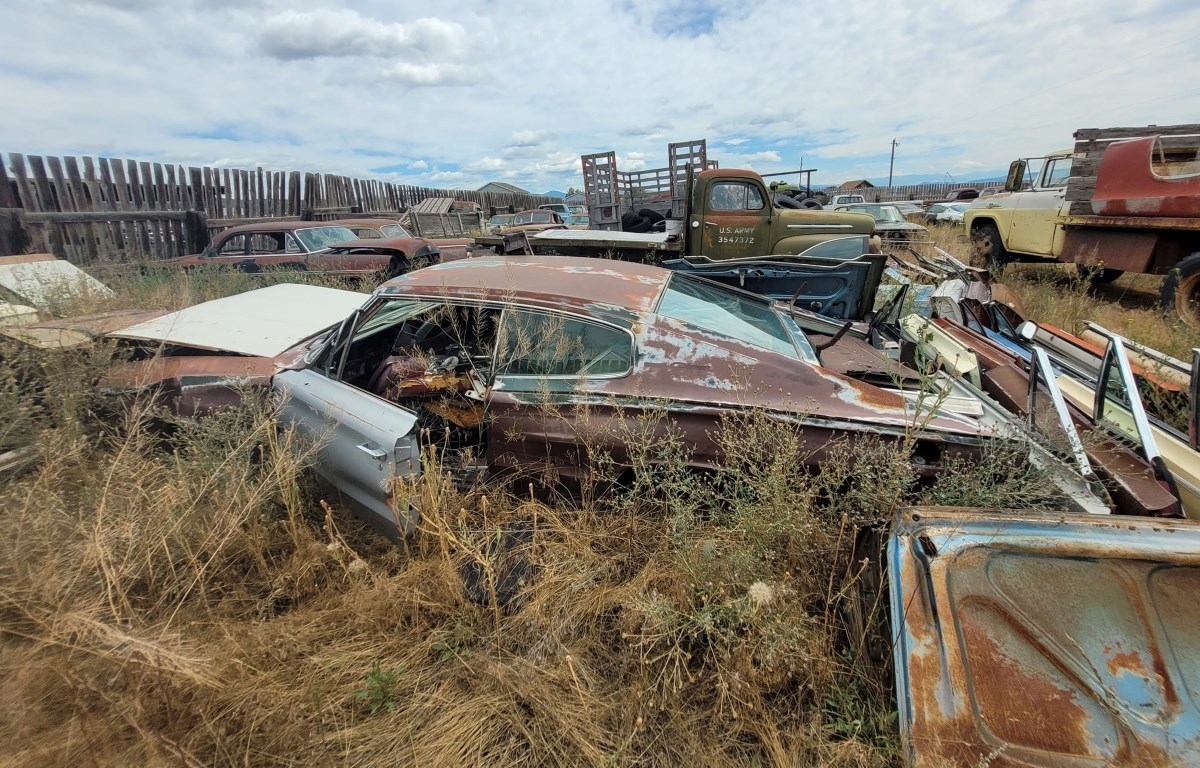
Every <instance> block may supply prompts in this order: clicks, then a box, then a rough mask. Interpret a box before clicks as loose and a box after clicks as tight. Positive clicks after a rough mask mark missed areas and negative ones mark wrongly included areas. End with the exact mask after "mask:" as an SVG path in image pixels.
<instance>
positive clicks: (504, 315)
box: [491, 304, 638, 381]
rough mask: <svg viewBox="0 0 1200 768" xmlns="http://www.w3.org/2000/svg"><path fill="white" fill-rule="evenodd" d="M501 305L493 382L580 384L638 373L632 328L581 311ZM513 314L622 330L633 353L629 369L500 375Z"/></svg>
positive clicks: (493, 359) (635, 345)
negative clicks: (504, 336) (503, 345)
mask: <svg viewBox="0 0 1200 768" xmlns="http://www.w3.org/2000/svg"><path fill="white" fill-rule="evenodd" d="M501 306H502V309H501V312H500V321H499V325H498V326H497V330H496V347H495V349H494V350H493V351H492V362H491V368H492V370H491V378H492V379H493V380H499V379H501V378H503V379H519V380H521V381H529V380H555V381H571V380H576V381H578V380H580V379H623V378H625V377H627V376H629V375H631V374H632V373H633V372H634V370H636V369H637V364H638V346H637V336H636V335H635V334H634V333H633V331H632V329H630V328H624V327H622V326H620V325H618V324H616V323H611V322H606V321H604V320H598V319H596V318H594V317H589V316H587V315H582V314H579V313H577V312H569V311H564V310H559V309H547V308H545V307H537V306H533V305H529V304H503V305H501ZM511 312H527V313H531V314H539V315H553V316H558V317H562V318H563V319H568V320H576V321H578V322H581V323H588V324H590V325H595V326H600V327H602V328H607V329H609V330H615V331H618V332H620V333H622V334H624V335H625V336H626V337H628V339H629V350H630V355H629V366H628V367H627V368H626V369H625V370H624V371H622V372H620V373H584V372H582V371H580V372H579V373H555V374H549V373H504V374H501V373H500V348H501V344H500V340H501V335H502V334H503V329H504V326H505V322H506V321H507V319H508V316H509V314H510V313H511Z"/></svg>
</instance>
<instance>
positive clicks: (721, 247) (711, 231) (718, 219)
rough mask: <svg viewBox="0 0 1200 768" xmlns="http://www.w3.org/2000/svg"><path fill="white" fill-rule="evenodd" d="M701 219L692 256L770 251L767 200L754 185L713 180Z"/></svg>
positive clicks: (718, 256)
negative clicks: (697, 250)
mask: <svg viewBox="0 0 1200 768" xmlns="http://www.w3.org/2000/svg"><path fill="white" fill-rule="evenodd" d="M702 219H703V221H702V224H701V229H702V231H703V232H702V235H701V239H700V252H699V253H698V254H693V255H697V256H707V257H709V258H710V259H740V258H747V257H750V256H758V255H760V254H762V253H769V252H770V251H769V249H770V246H771V244H770V243H769V242H768V240H769V239H770V219H771V209H770V203H769V202H768V201H767V199H766V198H765V197H764V196H763V194H762V192H761V189H760V187H759V186H758V185H757V184H753V183H751V182H749V181H742V180H738V179H718V180H716V181H714V182H713V183H712V185H711V186H710V187H709V190H708V200H707V205H706V210H705V211H704V213H703V216H702Z"/></svg>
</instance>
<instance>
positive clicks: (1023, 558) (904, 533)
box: [6, 173, 1200, 765]
mask: <svg viewBox="0 0 1200 768" xmlns="http://www.w3.org/2000/svg"><path fill="white" fill-rule="evenodd" d="M726 175H728V173H726ZM703 178H704V179H705V180H706V181H711V183H713V184H718V183H725V182H722V181H720V180H719V179H717V178H716V177H715V176H714V177H713V179H711V180H710V179H707V177H703ZM730 183H733V182H730ZM736 183H737V184H742V185H743V188H742V194H743V197H744V196H745V195H746V194H747V192H746V189H749V188H750V187H748V186H746V184H747V182H745V181H744V180H741V179H739V180H737V182H736ZM863 218H866V217H863ZM333 226H334V227H340V226H341V225H333ZM363 226H368V225H363ZM318 229H319V228H318ZM548 231H550V232H553V233H556V236H560V237H561V236H563V233H570V232H571V231H572V230H563V229H554V230H548ZM851 231H853V230H851ZM278 233H279V235H280V237H281V242H282V245H281V246H280V250H282V251H285V252H286V251H288V250H289V245H288V243H290V242H292V241H293V239H294V240H295V242H296V243H297V244H298V247H299V245H303V243H305V242H306V240H305V236H304V235H303V234H302V232H299V231H293V230H291V229H280V230H278ZM237 234H238V233H233V235H237ZM245 234H246V235H247V236H246V237H245V238H244V240H243V245H241V246H238V247H240V248H243V249H249V248H250V247H251V243H252V242H253V241H254V238H255V237H259V239H263V237H264V236H265V235H266V234H267V233H266V232H265V231H263V232H257V231H256V234H251V233H249V232H247V233H245ZM350 234H354V233H353V232H351V233H350ZM378 234H380V235H381V236H382V238H377V239H382V240H384V241H385V245H386V246H387V247H392V248H396V247H397V245H396V243H394V242H392V241H395V240H396V235H397V234H398V233H393V232H389V231H387V230H385V229H380V231H379V233H378ZM618 234H619V233H618ZM273 236H274V235H273V234H272V237H273ZM313 237H314V235H311V234H310V235H309V236H308V239H310V240H311V239H312V238H313ZM321 237H322V238H323V239H321V240H320V242H319V243H317V242H316V241H314V243H316V244H318V245H323V246H327V252H329V253H332V254H333V255H332V256H331V258H335V259H349V258H351V257H352V256H353V255H354V254H355V251H356V249H358V248H359V247H360V245H361V247H362V248H367V247H369V244H368V243H367V241H366V240H359V241H355V242H345V241H343V238H346V233H344V232H341V231H335V232H332V233H325V234H323V235H321ZM335 240H336V241H342V242H341V243H340V245H339V243H336V242H334V241H335ZM230 241H231V240H230V237H226V238H225V239H224V240H222V241H221V242H222V243H228V242H230ZM231 247H232V246H231ZM222 250H223V247H218V248H216V250H215V254H216V255H213V256H209V258H214V259H216V258H222V256H221V255H220V254H221V252H222ZM874 250H876V248H875V247H874V246H873V245H872V239H871V238H870V237H869V236H868V235H866V234H859V235H852V236H849V237H838V236H828V237H826V238H825V240H824V241H823V242H820V243H819V244H817V245H816V246H815V247H814V248H811V249H809V250H806V251H804V252H802V253H798V254H795V253H793V254H781V255H779V256H770V255H768V256H763V255H755V256H753V258H752V259H749V260H746V261H739V260H738V259H737V258H732V259H729V258H727V259H723V260H721V261H719V262H713V261H710V260H706V259H704V258H703V257H698V256H679V257H678V258H677V259H675V260H674V261H672V262H671V263H669V264H667V265H665V266H655V265H651V264H646V263H639V262H637V261H622V260H615V259H595V258H584V257H577V256H553V255H542V254H498V253H490V254H485V255H482V256H476V257H473V258H464V259H459V260H455V261H449V262H445V263H437V264H433V265H432V266H428V267H425V268H422V269H415V270H412V271H408V272H407V273H405V274H399V275H398V276H394V277H392V278H391V279H388V280H387V281H386V282H384V283H383V284H382V285H380V286H379V287H377V288H375V289H374V290H373V291H372V292H371V293H370V294H365V293H356V292H351V291H340V290H334V289H328V288H318V287H313V286H304V285H289V284H284V285H276V286H272V287H269V288H263V289H259V290H256V291H251V292H248V293H245V294H241V295H238V296H233V297H229V298H225V299H219V300H216V301H212V302H207V303H204V304H200V305H197V306H194V307H190V308H188V309H184V310H181V311H178V312H174V313H165V314H163V313H156V314H153V315H150V316H145V315H139V316H137V317H132V318H130V321H129V322H127V323H120V322H110V323H107V324H104V325H103V326H94V327H92V330H91V331H90V332H86V333H85V336H84V337H82V338H90V337H93V336H97V335H99V336H103V337H106V338H108V339H111V340H113V341H114V342H117V343H119V344H121V345H124V346H125V347H127V348H128V349H129V350H130V358H129V362H128V363H127V364H125V365H123V366H122V367H119V368H118V369H116V370H114V371H112V372H110V373H109V374H108V376H107V377H106V378H105V380H104V381H103V382H102V386H104V387H106V388H109V389H111V390H113V391H116V392H127V393H130V392H132V393H140V394H151V395H152V396H154V397H157V398H159V399H160V401H161V403H162V404H163V405H165V406H168V407H170V408H173V409H175V410H177V411H179V412H182V413H184V414H189V415H200V414H203V413H205V412H206V411H208V410H210V409H212V408H216V407H221V406H224V405H228V404H231V403H234V402H236V401H237V399H238V398H239V397H240V396H241V394H242V393H243V392H245V391H246V388H247V387H254V386H258V387H264V388H265V387H270V388H271V389H272V390H274V391H275V392H276V393H277V394H278V396H279V397H280V400H281V403H282V405H281V409H282V414H283V418H284V420H285V421H286V422H289V423H291V424H293V425H295V427H296V428H297V429H298V430H299V431H300V432H301V433H303V434H306V435H307V436H309V437H310V438H311V440H312V441H313V442H314V443H315V444H316V445H317V446H318V447H317V449H316V450H317V459H316V463H315V471H316V473H317V474H318V476H319V477H320V478H321V479H322V480H323V481H324V482H325V483H327V484H328V485H329V486H331V487H333V488H334V489H336V490H337V492H338V493H339V494H340V496H341V498H342V499H344V500H345V502H346V503H347V504H348V505H349V506H350V507H351V508H353V509H354V510H356V511H357V512H358V513H359V514H360V515H361V516H363V517H364V519H366V520H368V521H369V522H370V523H371V524H372V525H374V526H375V527H377V528H378V529H380V530H381V531H383V532H384V533H386V534H387V535H390V536H393V537H402V536H404V535H405V534H407V533H408V532H410V531H411V530H412V528H413V525H414V522H415V518H416V516H417V515H419V510H418V509H415V508H413V507H412V506H411V505H410V504H409V503H408V500H407V499H405V498H402V497H400V496H399V495H398V494H397V491H396V490H395V489H396V488H397V483H396V482H394V480H395V479H396V478H412V477H414V476H416V475H418V474H419V473H421V472H422V462H423V461H424V460H425V457H426V455H427V454H426V453H424V452H423V449H425V448H426V447H428V445H429V443H430V442H431V441H436V442H437V443H438V445H439V446H440V447H441V450H442V456H441V458H442V459H443V460H444V461H445V460H453V461H455V462H457V463H458V465H459V466H460V467H462V468H464V469H465V470H468V471H472V472H475V473H477V474H490V475H493V476H496V477H512V476H516V475H518V474H519V475H520V476H522V477H543V478H553V482H554V483H555V485H556V487H558V488H561V489H566V490H568V491H569V490H572V489H577V488H579V487H580V486H582V485H583V484H586V483H590V482H593V481H594V478H595V477H596V473H595V472H594V471H593V469H594V468H593V467H591V466H589V464H590V462H591V461H592V460H593V457H595V456H600V455H603V456H604V457H606V459H607V460H608V461H610V462H611V463H612V464H614V465H615V466H617V467H621V466H622V465H628V464H629V463H630V456H629V450H630V449H629V446H628V445H626V444H625V442H624V441H623V439H622V437H621V436H622V435H623V434H628V430H627V429H625V428H623V425H626V424H629V423H633V422H640V423H646V422H647V421H650V422H654V423H661V424H662V425H664V427H663V428H664V429H670V430H672V431H674V433H676V434H678V435H679V436H680V437H681V438H682V442H683V444H684V445H686V446H687V447H688V452H687V455H686V456H685V457H684V461H685V462H686V463H687V465H688V466H689V467H692V468H694V469H696V470H698V471H703V472H713V471H716V472H719V471H720V468H721V458H722V457H721V455H720V450H719V448H718V446H719V439H718V438H719V436H720V432H721V430H722V429H724V428H727V424H728V423H729V422H728V420H727V417H728V416H730V415H732V414H737V413H743V412H745V411H747V410H748V409H752V410H754V411H756V412H762V413H766V414H768V415H769V416H770V417H771V418H773V419H777V420H780V421H782V422H786V423H790V424H794V425H796V428H797V430H798V432H799V434H800V435H801V436H802V440H801V443H802V448H803V450H802V452H801V453H800V455H798V456H797V471H805V470H806V469H813V468H815V467H817V466H819V465H820V463H821V462H822V460H823V459H824V458H825V456H826V455H827V452H828V451H829V450H830V447H831V446H832V445H834V443H835V442H838V443H841V442H845V443H849V445H850V446H851V448H852V447H853V445H854V444H855V443H856V442H858V441H862V440H867V439H869V440H875V441H885V442H891V443H894V444H896V445H903V446H905V447H906V450H907V451H908V452H909V455H910V457H911V462H912V464H913V466H914V467H915V468H916V470H917V475H918V476H919V477H923V478H932V477H936V476H937V475H938V474H939V473H940V472H942V471H944V469H945V468H946V467H948V466H951V465H953V464H954V463H955V462H956V461H959V460H962V459H969V458H971V457H972V456H977V455H979V454H980V453H981V452H983V451H986V450H987V449H988V448H989V446H992V445H996V444H998V443H1004V444H1005V445H1008V446H1012V445H1017V446H1019V449H1020V450H1019V451H1018V452H1017V453H1018V454H1019V455H1020V456H1021V457H1022V459H1021V460H1023V461H1028V462H1030V463H1031V464H1032V465H1034V466H1036V467H1039V468H1040V469H1042V470H1043V471H1045V472H1046V473H1048V474H1049V476H1050V477H1052V478H1053V483H1054V485H1055V487H1056V488H1057V489H1058V498H1059V499H1060V509H1059V510H1058V511H1056V512H1055V513H1053V514H1046V513H1044V512H1022V511H1012V510H1009V511H1004V512H1000V511H996V510H981V509H947V508H909V509H903V510H900V511H899V512H898V514H897V517H896V520H895V522H894V525H893V526H892V529H891V531H890V533H889V548H888V553H887V562H886V567H887V571H888V574H889V577H890V582H889V583H890V587H889V588H890V590H891V596H890V597H891V599H890V604H891V610H892V620H893V623H894V633H895V638H896V643H895V648H894V662H895V663H894V666H895V670H896V687H897V696H898V703H899V711H900V719H901V730H902V734H903V736H904V739H905V744H906V748H907V752H908V756H909V759H910V762H911V763H912V764H914V765H936V764H942V762H939V761H951V762H953V761H955V760H958V759H959V758H962V757H963V756H964V755H975V756H978V755H980V754H992V755H998V757H997V758H996V759H995V761H994V762H993V763H992V764H993V765H1076V764H1080V765H1081V764H1088V765H1116V764H1141V763H1142V762H1148V763H1153V764H1178V765H1184V764H1190V763H1193V762H1195V761H1197V760H1200V742H1198V741H1197V738H1198V737H1200V733H1198V732H1197V724H1198V723H1200V711H1198V709H1197V700H1196V698H1195V697H1194V696H1193V695H1192V694H1191V693H1189V692H1190V691H1192V690H1194V689H1195V687H1196V683H1195V680H1196V677H1197V673H1198V672H1200V669H1197V668H1196V665H1197V664H1198V663H1200V655H1198V654H1196V653H1193V652H1192V647H1193V645H1194V644H1195V640H1194V635H1195V627H1197V626H1200V622H1198V621H1197V619H1200V615H1197V614H1198V609H1197V608H1196V607H1195V601H1194V600H1193V599H1191V598H1192V595H1193V594H1194V592H1195V591H1196V587H1197V586H1200V583H1198V582H1200V569H1198V568H1197V566H1198V563H1197V561H1200V546H1197V545H1198V544H1200V527H1197V523H1196V522H1195V520H1196V519H1197V517H1200V451H1198V443H1197V440H1198V434H1200V429H1198V418H1197V413H1198V410H1197V409H1198V402H1200V393H1198V383H1200V350H1195V351H1194V352H1193V358H1192V360H1190V361H1179V360H1174V359H1172V358H1169V357H1167V356H1164V355H1161V354H1159V353H1157V352H1155V351H1154V350H1151V349H1147V348H1144V347H1141V346H1139V345H1137V344H1135V343H1133V342H1131V341H1130V340H1128V339H1124V338H1122V337H1121V336H1119V335H1117V334H1114V333H1111V332H1109V331H1107V330H1105V329H1103V328H1099V327H1095V326H1092V327H1089V329H1088V331H1087V333H1085V334H1084V335H1083V336H1080V337H1076V336H1073V335H1071V334H1069V333H1067V332H1066V331H1063V330H1061V329H1057V328H1053V327H1050V326H1047V325H1039V324H1037V323H1035V322H1032V321H1028V320H1026V319H1024V318H1023V317H1021V316H1020V314H1019V313H1018V310H1017V309H1015V308H1014V307H1013V306H1012V305H1011V304H1010V303H1008V302H1006V300H1005V299H1006V298H1007V295H1006V293H1005V291H1004V289H1003V287H1002V286H999V285H996V284H994V283H993V282H992V281H991V279H990V276H989V274H988V273H987V272H986V271H982V270H976V269H972V268H969V267H967V266H966V265H964V264H962V263H960V262H958V261H957V260H955V259H954V258H953V257H951V256H950V255H949V254H946V253H945V252H940V253H939V254H938V256H936V257H917V258H914V259H912V260H910V261H903V260H900V259H899V258H898V257H896V256H895V255H883V254H879V253H873V252H872V251H874ZM383 252H384V253H386V248H385V249H384V251H383ZM246 255H247V252H246V251H245V250H242V251H239V254H238V256H236V257H235V258H243V257H245V256H246ZM415 255H416V254H415V253H414V254H413V255H411V256H410V255H408V254H406V256H405V259H406V260H407V259H410V258H414V257H415ZM672 255H674V254H672ZM393 266H394V265H393ZM405 266H410V265H405ZM411 266H415V265H411ZM667 267H670V268H667ZM368 268H369V269H372V270H381V269H384V270H386V269H388V264H387V262H386V260H385V261H383V262H380V261H378V258H377V257H376V261H373V262H371V264H370V265H369V266H364V267H363V269H368ZM42 269H45V267H44V265H43V267H42ZM10 282H13V284H16V283H15V282H14V281H13V280H10ZM87 322H88V321H86V320H85V321H72V322H67V321H50V322H46V323H34V324H29V323H23V324H21V325H19V326H12V327H10V328H7V329H6V332H7V333H8V334H9V335H11V336H14V337H16V338H21V339H24V340H26V341H29V342H31V343H40V342H43V341H44V340H45V339H46V338H47V334H51V333H66V332H68V331H70V330H71V329H72V328H73V327H74V328H75V329H76V330H78V329H80V328H85V329H86V327H87ZM116 325H119V326H120V327H114V326H116ZM973 759H974V758H973Z"/></svg>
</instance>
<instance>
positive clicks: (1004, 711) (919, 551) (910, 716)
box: [888, 508, 1200, 768]
mask: <svg viewBox="0 0 1200 768" xmlns="http://www.w3.org/2000/svg"><path fill="white" fill-rule="evenodd" d="M888 556H889V570H890V575H891V587H890V589H891V593H892V595H891V598H892V599H891V607H892V615H893V621H894V622H895V626H896V630H897V631H896V637H897V643H896V647H895V662H896V664H895V667H896V684H897V698H898V700H899V713H900V729H901V735H902V738H903V741H904V746H905V749H906V752H907V758H908V762H909V764H910V765H911V766H914V768H922V767H923V766H943V765H964V766H970V765H982V764H986V765H989V766H992V767H993V768H1007V767H1009V766H1013V767H1014V768H1015V766H1022V767H1023V768H1031V767H1036V768H1040V767H1043V766H1044V767H1046V768H1050V767H1058V766H1062V768H1067V767H1068V766H1082V765H1089V766H1130V765H1136V766H1179V767H1180V768H1183V766H1192V765H1197V764H1200V705H1198V699H1197V696H1196V690H1197V688H1198V686H1200V601H1197V600H1196V594H1197V591H1198V590H1200V524H1197V523H1193V522H1189V521H1165V520H1151V519H1140V518H1130V517H1105V518H1096V517H1086V518H1085V517H1078V516H1069V515H1062V516H1050V515H1037V514H1033V513H1015V512H1009V513H1002V512H995V511H986V510H985V511H980V510H963V509H949V508H912V509H905V510H901V512H900V513H899V517H898V520H897V523H896V527H895V529H894V531H893V534H892V537H891V540H890V543H889V553H888Z"/></svg>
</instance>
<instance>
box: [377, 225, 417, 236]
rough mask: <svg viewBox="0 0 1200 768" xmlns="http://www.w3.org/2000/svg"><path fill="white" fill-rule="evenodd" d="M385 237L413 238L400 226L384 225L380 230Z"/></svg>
mask: <svg viewBox="0 0 1200 768" xmlns="http://www.w3.org/2000/svg"><path fill="white" fill-rule="evenodd" d="M379 231H380V232H381V233H382V234H383V236H384V237H412V235H410V234H408V230H407V229H405V228H404V227H402V226H400V225H399V224H384V225H383V226H382V227H380V228H379Z"/></svg>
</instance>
